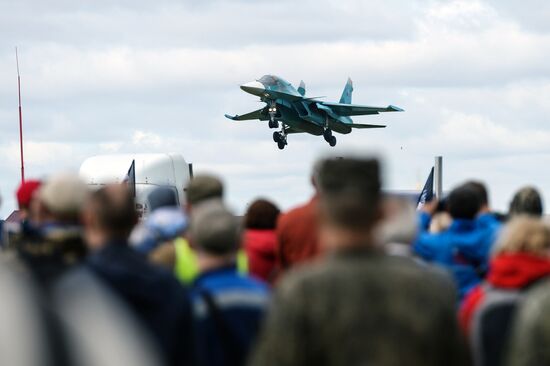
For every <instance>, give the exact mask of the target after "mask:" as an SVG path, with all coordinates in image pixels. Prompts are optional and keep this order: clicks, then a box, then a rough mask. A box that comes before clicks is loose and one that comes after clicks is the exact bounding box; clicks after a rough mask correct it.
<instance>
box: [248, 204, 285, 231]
mask: <svg viewBox="0 0 550 366" xmlns="http://www.w3.org/2000/svg"><path fill="white" fill-rule="evenodd" d="M280 213H281V210H279V208H278V207H277V206H276V205H275V204H274V203H273V202H271V201H268V200H266V199H257V200H255V201H254V202H252V204H251V205H250V207H248V210H247V211H246V214H245V216H244V227H245V228H247V229H260V230H261V229H274V228H275V226H276V225H277V218H278V217H279V214H280Z"/></svg>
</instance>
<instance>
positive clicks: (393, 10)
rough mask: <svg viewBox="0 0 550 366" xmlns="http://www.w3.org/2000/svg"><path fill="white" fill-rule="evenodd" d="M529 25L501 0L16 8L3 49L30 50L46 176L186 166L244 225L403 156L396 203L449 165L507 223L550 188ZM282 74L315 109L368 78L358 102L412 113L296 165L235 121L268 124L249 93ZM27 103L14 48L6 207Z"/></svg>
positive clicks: (33, 134) (450, 177)
mask: <svg viewBox="0 0 550 366" xmlns="http://www.w3.org/2000/svg"><path fill="white" fill-rule="evenodd" d="M501 4H502V5H501ZM289 6H292V7H293V9H295V11H292V12H289V11H288V9H289ZM525 8H527V7H526V6H525V5H524V4H523V3H522V4H519V5H518V3H515V4H514V2H510V1H500V0H499V1H498V2H497V1H493V0H492V1H479V0H452V1H425V0H417V1H405V0H390V1H385V2H365V1H360V0H348V1H331V0H327V1H321V2H319V1H313V0H307V1H304V2H300V3H299V4H298V3H296V2H291V1H279V2H275V3H274V2H271V1H254V2H250V1H216V2H212V1H210V2H205V1H201V2H183V3H182V2H178V1H162V2H154V3H150V2H142V1H126V0H120V1H115V2H106V1H100V2H94V4H87V5H86V4H84V5H83V4H77V3H74V2H68V1H65V0H56V1H53V2H49V3H48V5H47V6H46V5H44V4H42V3H40V2H38V1H33V0H22V1H18V2H12V3H8V2H4V3H2V4H0V43H1V44H8V45H9V44H12V43H15V44H18V45H19V47H20V52H21V53H20V56H21V66H22V67H21V68H22V76H23V105H24V121H25V137H26V139H27V140H28V142H27V145H28V147H27V150H28V153H27V157H28V170H27V171H28V174H29V175H31V176H40V175H42V174H45V173H47V172H51V171H54V170H57V169H60V168H63V167H70V168H73V169H76V168H78V166H79V164H80V163H81V162H82V160H84V158H86V157H87V156H90V155H94V154H100V153H117V152H120V153H123V152H168V151H170V152H179V153H182V154H183V155H184V156H185V158H186V159H187V160H188V161H190V162H193V163H194V164H195V168H196V170H197V171H201V170H211V171H216V172H219V173H220V174H222V175H223V176H224V177H226V181H227V183H228V186H229V194H230V197H229V198H230V201H231V202H232V203H233V205H235V206H237V207H238V208H239V209H241V208H243V207H244V206H245V204H246V202H248V201H250V200H251V199H253V198H254V197H256V196H259V195H268V196H270V197H272V198H274V199H275V200H276V201H277V202H280V203H281V204H282V206H283V207H288V206H291V205H293V204H296V203H298V202H300V201H303V200H305V199H307V196H308V195H309V194H310V192H311V188H310V186H309V183H308V182H309V179H308V176H309V170H310V166H311V164H312V162H313V161H314V160H315V159H316V158H317V157H318V156H320V155H322V154H324V153H326V152H327V151H332V152H335V153H337V154H342V153H343V152H344V151H346V150H347V149H351V150H360V151H365V149H370V150H375V151H378V152H380V153H381V154H383V155H384V156H385V158H386V162H387V166H388V170H387V180H386V182H387V185H388V186H390V187H392V188H403V189H407V188H414V187H415V186H416V185H417V183H418V182H419V181H422V180H423V179H424V176H425V174H426V173H427V171H428V170H429V167H430V166H431V164H432V159H433V156H434V155H436V154H443V155H444V156H445V166H446V173H445V177H446V183H445V184H446V185H448V186H451V185H452V184H454V183H456V182H459V181H460V180H461V179H465V178H467V177H472V176H478V177H481V178H483V179H485V180H487V181H488V182H490V184H491V185H492V188H493V192H494V193H495V202H498V206H499V207H505V205H506V202H507V200H508V196H509V195H510V194H511V192H512V191H513V188H514V187H516V186H518V185H520V184H523V183H524V181H526V180H527V181H532V182H533V183H535V184H536V183H538V184H539V185H541V187H542V188H543V189H546V187H544V184H543V183H544V182H546V181H548V179H550V173H546V172H544V171H543V170H542V169H540V167H539V166H538V164H536V160H537V159H543V158H547V157H548V155H549V151H548V148H547V146H550V136H549V132H548V129H547V121H546V116H547V115H548V114H549V113H550V104H548V100H549V98H550V64H549V63H548V62H547V60H548V57H549V56H550V33H549V32H548V31H549V30H550V29H549V28H548V27H547V25H539V26H533V27H531V26H530V20H533V22H538V23H541V19H543V17H541V16H540V14H538V13H539V10H531V12H527V11H526V10H525ZM547 8H548V7H546V6H544V7H543V8H541V9H540V12H541V13H544V12H546V11H547V10H545V9H547ZM516 10H517V11H516ZM251 13H252V14H255V16H253V17H250V14H251ZM535 13H537V14H535ZM327 19H328V20H327ZM20 24H26V26H25V27H23V28H22V27H20ZM205 24H207V25H208V26H205ZM541 24H542V23H541ZM535 28H536V29H535ZM13 29H19V30H20V32H19V33H17V34H15V33H13ZM251 30H253V31H251ZM265 73H275V74H280V75H281V76H283V77H284V78H286V79H287V80H289V81H291V82H293V83H296V82H298V81H299V80H300V79H303V80H305V82H306V85H307V89H308V95H326V96H327V99H329V100H330V99H337V97H338V96H339V94H340V92H341V89H342V87H343V83H344V82H345V79H346V77H347V76H351V77H352V78H353V79H354V82H355V92H354V101H356V102H357V103H365V104H389V103H391V104H395V105H399V106H401V107H404V108H405V109H406V112H405V113H396V114H390V115H381V116H368V117H358V118H357V120H358V121H360V122H365V123H368V122H373V123H378V122H381V123H387V124H388V128H387V129H385V130H378V131H355V132H354V133H353V134H351V135H347V136H338V141H339V145H338V146H337V149H336V150H334V149H333V150H330V149H329V148H328V146H327V145H326V144H325V143H324V141H323V140H322V139H321V138H316V137H313V136H294V135H293V136H291V137H290V138H289V139H290V140H289V141H290V145H289V146H288V147H287V149H285V150H284V151H282V152H281V151H279V150H278V149H277V148H276V146H275V145H274V144H273V142H272V141H271V133H272V131H271V130H269V129H268V128H267V127H266V125H265V123H263V122H243V123H237V122H232V121H229V120H226V119H224V117H223V114H224V113H243V112H247V111H249V110H253V109H254V108H257V107H258V103H257V102H256V100H255V98H254V97H252V96H250V95H246V94H244V93H242V92H241V91H240V90H239V89H238V84H239V83H242V82H245V81H249V80H250V79H252V78H257V77H259V76H261V75H262V74H265ZM15 87H16V79H15V78H14V56H13V49H12V48H11V46H10V47H7V48H4V49H0V127H1V128H2V131H3V134H2V136H0V152H1V153H2V154H3V156H5V159H4V161H3V162H2V163H0V166H1V167H2V168H3V169H2V171H1V172H0V178H2V184H3V185H2V187H0V188H1V189H2V192H10V191H11V190H12V188H13V187H15V185H16V184H17V181H18V174H19V170H18V169H19V165H18V156H19V155H18V144H17V139H18V133H17V128H16V127H17V98H16V95H15V94H14V93H15V90H16V89H15ZM6 187H7V188H6ZM545 193H547V195H550V188H548V189H547V190H546V191H545ZM8 202H10V201H9V200H7V201H6V203H5V204H4V208H3V210H2V214H4V213H6V212H7V211H9V209H10V208H9V207H7V206H8V205H9V203H8Z"/></svg>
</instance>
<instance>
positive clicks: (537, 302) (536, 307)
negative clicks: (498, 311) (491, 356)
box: [502, 280, 550, 366]
mask: <svg viewBox="0 0 550 366" xmlns="http://www.w3.org/2000/svg"><path fill="white" fill-rule="evenodd" d="M524 296H525V297H524V299H523V300H522V301H521V303H519V308H518V309H517V314H516V316H515V321H514V324H513V326H512V329H511V334H510V339H509V342H508V347H507V348H506V349H503V350H502V351H504V352H505V354H506V356H507V360H506V363H505V365H507V366H550V347H548V345H549V344H550V281H547V280H546V281H542V283H541V284H538V285H536V286H534V287H533V289H531V290H529V291H527V292H526V293H525V295H524Z"/></svg>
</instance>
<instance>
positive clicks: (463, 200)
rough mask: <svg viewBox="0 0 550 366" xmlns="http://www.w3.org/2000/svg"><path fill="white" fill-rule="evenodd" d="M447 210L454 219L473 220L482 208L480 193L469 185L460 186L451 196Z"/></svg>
mask: <svg viewBox="0 0 550 366" xmlns="http://www.w3.org/2000/svg"><path fill="white" fill-rule="evenodd" d="M447 208H448V210H449V214H450V215H451V217H452V218H453V219H466V220H472V219H474V218H475V217H476V215H477V214H478V212H479V209H480V208H481V202H480V198H479V192H478V191H477V190H476V189H474V188H472V187H471V186H470V185H469V184H464V185H461V186H458V187H456V188H455V189H453V190H452V191H451V193H450V194H449V197H448V198H447Z"/></svg>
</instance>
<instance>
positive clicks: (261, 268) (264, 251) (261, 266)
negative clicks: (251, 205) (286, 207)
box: [243, 229, 277, 282]
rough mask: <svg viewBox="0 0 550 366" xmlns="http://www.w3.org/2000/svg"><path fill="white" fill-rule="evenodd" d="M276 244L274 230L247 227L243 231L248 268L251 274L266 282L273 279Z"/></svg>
mask: <svg viewBox="0 0 550 366" xmlns="http://www.w3.org/2000/svg"><path fill="white" fill-rule="evenodd" d="M276 246H277V235H276V234H275V230H253V229H247V230H246V231H245V232H244V242H243V247H244V249H245V251H246V255H247V257H248V268H249V272H250V274H251V275H253V276H255V277H257V278H259V279H261V280H264V281H266V282H271V281H272V280H273V275H274V272H275V258H276V255H275V250H276Z"/></svg>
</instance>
